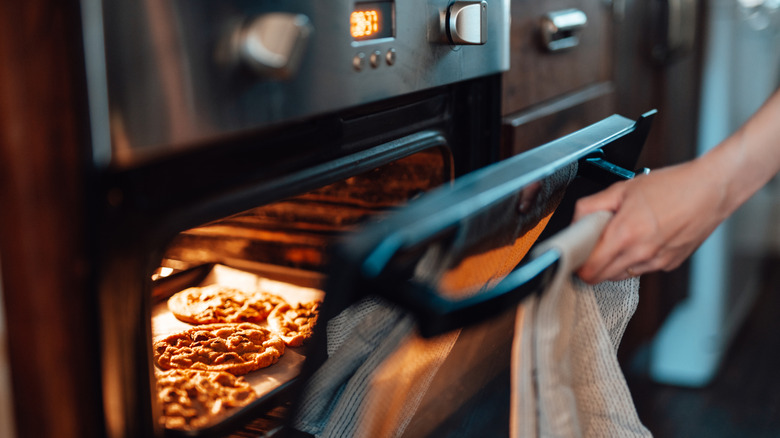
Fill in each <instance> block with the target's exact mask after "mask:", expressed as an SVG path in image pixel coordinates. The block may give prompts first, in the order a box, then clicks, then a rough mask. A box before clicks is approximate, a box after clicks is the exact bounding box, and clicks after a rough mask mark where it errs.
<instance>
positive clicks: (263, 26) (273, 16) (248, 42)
mask: <svg viewBox="0 0 780 438" xmlns="http://www.w3.org/2000/svg"><path fill="white" fill-rule="evenodd" d="M311 32H312V26H311V23H310V21H309V18H308V17H306V16H305V15H301V14H290V13H282V12H273V13H268V14H263V15H261V16H259V17H256V18H255V19H253V20H251V21H250V22H249V23H248V24H246V25H245V26H243V27H242V28H241V29H240V31H239V32H238V34H237V40H236V41H237V42H236V46H237V47H236V48H237V51H238V57H239V59H240V61H242V62H243V63H244V64H245V65H247V66H248V67H250V68H251V69H252V70H254V71H256V72H257V73H259V74H262V75H264V76H270V77H273V78H280V79H283V78H287V77H290V76H292V75H293V74H294V73H295V72H296V71H297V69H298V66H299V65H300V61H301V58H302V57H303V52H304V49H305V48H306V42H307V41H308V39H309V35H310V34H311Z"/></svg>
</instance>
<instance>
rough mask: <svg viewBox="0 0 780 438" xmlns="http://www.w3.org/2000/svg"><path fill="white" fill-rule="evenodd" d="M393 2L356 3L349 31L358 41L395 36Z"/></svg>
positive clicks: (350, 17) (350, 18)
mask: <svg viewBox="0 0 780 438" xmlns="http://www.w3.org/2000/svg"><path fill="white" fill-rule="evenodd" d="M393 5H394V3H393V2H389V1H383V2H364V3H356V4H355V8H354V10H353V11H352V14H351V15H350V16H349V31H350V34H352V38H353V39H355V40H356V41H363V40H373V39H377V38H389V37H392V36H393Z"/></svg>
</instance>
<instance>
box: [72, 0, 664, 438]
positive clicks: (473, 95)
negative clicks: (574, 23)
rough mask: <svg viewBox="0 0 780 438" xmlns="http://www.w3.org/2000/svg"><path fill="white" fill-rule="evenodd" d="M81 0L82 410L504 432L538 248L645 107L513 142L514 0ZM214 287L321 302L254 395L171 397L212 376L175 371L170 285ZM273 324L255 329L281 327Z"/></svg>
mask: <svg viewBox="0 0 780 438" xmlns="http://www.w3.org/2000/svg"><path fill="white" fill-rule="evenodd" d="M81 7H82V21H83V24H84V44H85V46H84V56H85V61H86V79H87V84H88V87H87V90H86V93H87V97H86V99H87V101H88V107H89V122H90V139H91V144H90V153H89V155H90V157H91V162H90V164H89V167H90V176H89V181H90V182H91V183H93V187H94V196H90V197H89V198H88V199H89V202H88V205H87V206H86V208H87V209H88V210H89V215H88V216H89V217H90V224H89V225H90V236H89V237H90V245H92V246H91V248H92V252H91V254H92V257H91V258H90V259H89V260H88V266H89V272H90V274H89V275H90V280H89V282H88V286H89V288H90V290H89V292H88V295H89V296H93V297H94V308H93V309H91V311H93V312H94V314H95V320H94V326H95V327H96V330H95V332H96V335H94V341H95V343H96V345H97V347H96V348H95V350H94V351H95V354H94V355H93V356H90V357H85V358H84V361H85V363H87V364H89V366H88V369H91V370H95V371H96V373H95V374H96V375H95V376H94V379H92V380H89V381H85V382H84V384H86V385H89V386H90V387H91V389H92V390H95V391H97V392H98V393H99V399H100V405H101V409H100V411H99V412H95V413H94V417H92V418H89V419H81V420H80V421H83V422H88V423H89V422H91V424H92V425H93V427H92V428H91V429H97V430H100V431H101V433H100V434H101V435H104V436H109V437H139V436H166V437H167V436H193V437H200V436H204V437H205V436H213V437H228V436H230V437H246V436H263V437H270V436H279V437H282V436H293V437H297V436H407V437H416V436H421V437H422V436H477V435H487V436H506V435H508V433H509V432H508V428H509V422H508V418H509V409H510V406H509V388H508V385H507V382H508V380H509V375H510V358H509V353H510V350H511V342H512V335H513V331H514V312H513V309H514V308H515V307H516V306H517V304H518V303H520V302H521V301H522V300H523V299H524V298H525V297H527V296H529V295H532V294H537V293H540V291H541V290H543V289H544V287H545V286H546V284H547V282H548V281H549V279H550V277H551V275H552V273H554V272H555V269H556V266H557V259H556V256H555V254H546V255H544V256H542V257H538V258H533V259H529V257H527V256H526V254H527V253H528V251H529V249H530V248H531V246H533V244H534V243H535V242H536V241H537V240H539V239H544V238H545V237H546V236H548V235H550V234H552V233H554V232H555V231H557V230H560V229H562V228H564V227H565V226H567V225H568V223H569V221H570V218H571V211H572V206H573V201H574V200H575V199H576V198H577V197H579V196H582V195H583V194H585V193H590V192H593V191H595V190H598V189H600V188H602V187H604V186H605V185H606V184H608V183H610V182H613V181H616V180H619V179H625V178H630V177H632V176H633V175H634V172H633V171H631V170H627V169H633V167H634V166H635V163H636V160H637V158H638V156H639V152H640V150H641V147H642V144H643V143H644V139H645V137H646V135H647V132H648V130H649V126H650V122H651V120H652V117H653V112H649V113H647V114H644V115H641V116H640V117H639V118H638V119H636V120H633V119H628V118H625V117H622V116H619V115H614V116H611V117H609V118H607V119H604V120H602V121H600V122H598V123H596V124H594V125H592V126H589V127H587V128H585V129H583V130H580V131H577V132H575V133H572V134H570V135H568V136H566V137H563V138H561V139H559V140H556V141H553V142H551V143H549V144H546V145H540V147H538V148H535V149H533V150H530V151H528V152H526V153H523V154H521V155H517V156H515V157H501V156H500V152H499V151H500V147H499V146H500V140H501V139H500V109H501V101H500V100H501V99H500V96H501V73H502V72H503V71H505V70H506V69H507V68H508V64H509V59H508V57H509V22H508V20H509V11H508V8H509V2H508V0H496V1H494V0H483V1H455V2H452V1H448V0H421V1H409V2H407V1H397V0H373V1H340V0H339V1H329V2H306V1H301V2H272V1H264V2H257V1H242V0H231V1H222V2H207V1H200V0H197V1H166V2H158V1H144V2H128V1H116V2H100V1H99V0H83V1H82V2H81ZM211 285H220V286H223V287H225V288H229V289H231V290H240V291H241V292H242V293H245V294H247V295H244V296H248V295H252V294H256V293H259V292H265V293H268V294H272V295H274V296H275V297H276V298H278V299H280V301H276V302H275V304H274V305H275V306H276V308H278V307H280V306H281V304H289V305H290V306H292V307H294V306H295V305H297V304H307V303H312V302H316V303H318V313H317V319H316V324H315V325H314V329H313V333H312V334H311V336H310V337H307V338H306V340H305V341H304V343H303V344H302V345H297V344H291V343H286V344H285V346H283V347H281V346H277V347H275V348H276V349H277V350H279V351H281V352H280V353H278V354H277V356H276V357H274V358H273V359H272V361H271V362H272V363H270V364H268V363H265V364H264V365H263V366H262V367H261V368H256V369H252V370H250V371H247V372H244V371H242V372H236V374H240V380H241V382H240V384H241V385H242V386H241V388H244V389H245V388H246V387H249V388H251V392H252V394H253V395H252V396H251V397H249V398H247V399H243V398H242V399H241V400H245V401H242V402H241V403H238V402H237V403H235V405H231V403H229V402H225V401H222V402H220V403H217V404H215V403H213V402H211V401H210V402H203V401H202V400H201V401H187V402H186V403H185V402H184V401H182V398H183V397H184V393H187V396H188V397H191V398H192V400H196V399H197V397H199V396H197V395H194V394H195V393H194V392H192V391H196V390H197V389H198V388H193V386H195V387H198V386H199V384H198V383H197V382H199V381H200V380H199V379H202V376H201V375H200V374H198V375H197V376H196V377H193V376H192V375H188V377H187V378H184V379H183V380H182V379H180V380H179V381H178V383H177V385H179V386H178V387H175V388H174V389H175V390H174V391H166V390H165V389H164V388H162V386H161V385H162V383H163V382H165V373H166V372H167V368H168V366H167V365H165V366H164V365H162V362H161V361H160V360H159V356H160V355H159V353H160V352H161V351H162V350H158V348H157V346H158V341H160V340H164V339H168V338H170V337H171V336H175V335H178V334H179V333H182V332H184V331H190V330H198V329H200V330H205V329H204V328H203V326H201V325H200V324H201V322H202V321H192V320H189V321H188V320H186V318H183V317H182V316H181V315H180V312H177V311H175V309H174V308H173V306H172V305H171V299H172V297H175V296H177V295H178V294H179V293H181V292H182V291H186V290H192V288H201V289H199V290H204V289H205V288H206V287H208V286H211ZM234 301H235V299H234ZM265 318H266V319H264V320H262V321H258V322H257V323H256V324H255V323H254V322H253V323H251V324H255V325H257V326H260V327H262V329H263V330H262V331H265V332H268V333H271V335H273V334H274V333H276V332H277V330H276V329H273V327H272V326H271V322H270V321H271V320H270V315H269V316H266V317H265ZM220 323H221V321H220ZM204 324H212V322H206V323H204ZM228 324H231V323H228ZM253 330H254V329H253ZM253 333H254V332H253ZM216 336H217V337H219V335H216ZM166 342H167V341H166ZM171 342H173V343H177V342H179V341H176V340H175V341H171ZM209 360H211V359H209ZM221 360H222V359H219V360H218V361H221ZM173 368H176V367H175V366H174V367H173ZM188 379H189V380H188ZM228 386H229V385H228ZM176 391H179V392H176ZM182 391H183V392H182ZM164 394H167V395H164ZM171 394H173V395H171ZM243 394H244V395H242V397H244V396H245V395H246V392H244V393H243ZM166 397H167V398H166ZM199 400H200V399H199ZM231 400H232V399H231ZM199 403H200V404H199ZM194 405H197V406H194ZM204 406H205V407H204ZM210 413H214V417H213V418H212V417H211V416H210ZM201 420H203V421H201Z"/></svg>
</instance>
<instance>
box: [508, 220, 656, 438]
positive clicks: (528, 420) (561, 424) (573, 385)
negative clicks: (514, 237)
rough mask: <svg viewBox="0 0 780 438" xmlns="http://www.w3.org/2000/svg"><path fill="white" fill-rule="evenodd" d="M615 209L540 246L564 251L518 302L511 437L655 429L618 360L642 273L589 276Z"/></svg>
mask: <svg viewBox="0 0 780 438" xmlns="http://www.w3.org/2000/svg"><path fill="white" fill-rule="evenodd" d="M610 218H611V213H609V212H598V213H594V214H592V215H589V216H587V217H585V218H583V219H581V220H579V221H578V222H576V223H575V224H572V225H571V226H570V227H568V228H567V229H565V230H563V231H561V232H560V233H558V234H556V235H555V236H553V237H552V238H550V239H548V240H547V241H545V242H542V243H541V244H540V245H539V246H538V247H537V248H535V249H534V252H533V253H532V255H538V254H541V253H543V252H545V251H548V250H552V251H558V252H559V254H560V256H561V262H560V264H559V266H558V269H557V272H556V275H555V277H554V279H553V280H552V282H551V284H550V286H549V287H548V288H547V289H546V290H545V291H544V292H543V293H542V294H541V295H540V296H532V297H529V298H528V299H526V300H525V301H524V302H523V304H522V305H521V306H519V307H518V313H517V318H516V329H515V340H514V343H513V351H512V362H513V363H512V367H513V368H512V399H511V404H512V409H511V415H512V418H511V419H510V432H511V435H512V437H513V438H520V437H523V438H528V437H530V438H536V437H566V438H573V437H621V438H622V437H649V436H651V434H650V432H649V431H648V430H647V429H646V428H645V427H644V425H643V424H642V423H641V421H640V420H639V417H638V415H637V413H636V409H635V407H634V402H633V399H632V397H631V393H630V392H629V390H628V385H627V383H626V380H625V377H624V376H623V373H622V371H621V369H620V366H619V364H618V361H617V348H618V345H619V344H620V340H621V338H622V336H623V332H624V330H625V328H626V325H627V324H628V321H629V319H630V318H631V316H632V315H633V313H634V311H635V310H636V306H637V304H638V302H639V278H638V277H635V278H629V279H627V280H623V281H618V282H603V283H600V284H597V285H595V286H591V285H588V284H585V283H584V282H582V281H580V280H579V279H578V278H576V277H575V276H574V275H573V274H572V273H573V272H574V271H575V270H576V269H577V268H578V267H579V266H580V265H581V264H582V263H583V262H584V261H585V259H586V258H587V256H588V255H589V254H590V251H591V250H592V249H593V247H594V245H595V244H596V242H597V240H598V238H599V236H600V234H601V231H602V230H603V228H604V226H605V225H606V223H607V222H608V221H609V219H610Z"/></svg>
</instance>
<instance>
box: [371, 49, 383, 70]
mask: <svg viewBox="0 0 780 438" xmlns="http://www.w3.org/2000/svg"><path fill="white" fill-rule="evenodd" d="M381 59H382V52H380V51H379V50H377V51H376V52H374V53H372V54H371V57H370V58H369V62H371V67H372V68H377V67H379V60H381Z"/></svg>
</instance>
